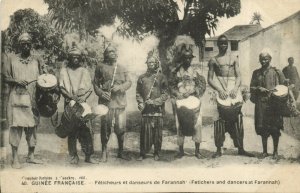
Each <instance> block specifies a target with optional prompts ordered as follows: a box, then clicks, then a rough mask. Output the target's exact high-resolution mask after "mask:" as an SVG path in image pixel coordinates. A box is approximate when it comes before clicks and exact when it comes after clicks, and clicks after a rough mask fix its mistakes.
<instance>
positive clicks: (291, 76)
mask: <svg viewBox="0 0 300 193" xmlns="http://www.w3.org/2000/svg"><path fill="white" fill-rule="evenodd" d="M288 62H289V65H288V66H286V67H284V68H283V70H282V72H283V74H284V76H285V78H287V79H288V80H289V84H293V86H294V87H293V88H292V92H293V95H294V98H295V100H296V101H297V99H298V96H299V89H300V78H299V74H298V71H297V68H296V66H294V58H293V57H289V58H288Z"/></svg>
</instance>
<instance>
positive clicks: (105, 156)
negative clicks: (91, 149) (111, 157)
mask: <svg viewBox="0 0 300 193" xmlns="http://www.w3.org/2000/svg"><path fill="white" fill-rule="evenodd" d="M100 162H107V152H106V151H103V152H102V156H101V159H100Z"/></svg>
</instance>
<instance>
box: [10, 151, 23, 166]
mask: <svg viewBox="0 0 300 193" xmlns="http://www.w3.org/2000/svg"><path fill="white" fill-rule="evenodd" d="M11 150H12V158H13V160H12V164H11V167H12V168H15V169H20V168H21V164H20V161H19V156H18V147H15V146H11Z"/></svg>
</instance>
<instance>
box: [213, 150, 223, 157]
mask: <svg viewBox="0 0 300 193" xmlns="http://www.w3.org/2000/svg"><path fill="white" fill-rule="evenodd" d="M221 156H222V152H220V151H217V152H216V153H214V154H213V155H212V158H218V157H221Z"/></svg>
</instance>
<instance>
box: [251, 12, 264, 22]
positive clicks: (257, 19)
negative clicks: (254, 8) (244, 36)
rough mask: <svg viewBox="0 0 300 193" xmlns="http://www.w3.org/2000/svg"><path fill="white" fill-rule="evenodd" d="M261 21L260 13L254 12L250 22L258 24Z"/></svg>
mask: <svg viewBox="0 0 300 193" xmlns="http://www.w3.org/2000/svg"><path fill="white" fill-rule="evenodd" d="M261 21H264V20H263V19H262V16H261V14H260V13H259V12H254V13H253V15H252V18H251V21H250V24H260V22H261Z"/></svg>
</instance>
